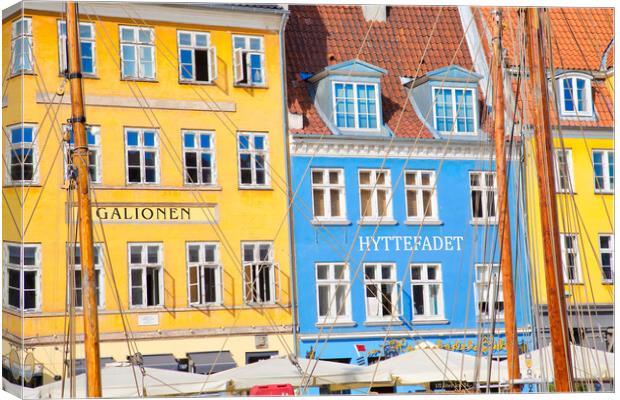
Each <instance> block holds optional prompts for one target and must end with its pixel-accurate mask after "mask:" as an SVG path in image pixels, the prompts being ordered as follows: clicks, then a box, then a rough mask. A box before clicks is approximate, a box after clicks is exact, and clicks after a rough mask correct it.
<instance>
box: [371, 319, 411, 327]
mask: <svg viewBox="0 0 620 400" xmlns="http://www.w3.org/2000/svg"><path fill="white" fill-rule="evenodd" d="M402 324H403V321H401V320H400V319H396V320H391V319H383V320H381V319H379V320H370V321H366V322H364V326H383V325H390V326H391V325H402Z"/></svg>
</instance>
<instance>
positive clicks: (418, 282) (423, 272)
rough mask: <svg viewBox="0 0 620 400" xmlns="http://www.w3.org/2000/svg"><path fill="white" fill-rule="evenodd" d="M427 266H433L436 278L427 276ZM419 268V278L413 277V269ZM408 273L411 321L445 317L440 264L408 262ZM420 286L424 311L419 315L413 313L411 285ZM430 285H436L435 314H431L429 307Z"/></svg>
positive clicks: (413, 302)
mask: <svg viewBox="0 0 620 400" xmlns="http://www.w3.org/2000/svg"><path fill="white" fill-rule="evenodd" d="M429 267H433V268H435V270H436V273H437V275H436V278H435V279H430V278H429V277H428V270H429ZM414 268H420V279H414V278H413V269H414ZM409 273H410V279H411V314H412V320H413V321H416V322H417V321H426V320H443V319H444V318H445V317H444V315H445V311H444V303H443V281H442V275H441V264H439V263H412V264H409ZM414 286H422V288H423V289H422V290H423V297H424V313H423V314H420V315H416V314H415V301H414V297H413V287H414ZM431 286H438V290H437V310H438V312H437V314H433V313H432V312H431V309H430V300H431V297H430V294H431V293H430V290H431Z"/></svg>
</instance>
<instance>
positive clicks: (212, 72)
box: [177, 30, 217, 84]
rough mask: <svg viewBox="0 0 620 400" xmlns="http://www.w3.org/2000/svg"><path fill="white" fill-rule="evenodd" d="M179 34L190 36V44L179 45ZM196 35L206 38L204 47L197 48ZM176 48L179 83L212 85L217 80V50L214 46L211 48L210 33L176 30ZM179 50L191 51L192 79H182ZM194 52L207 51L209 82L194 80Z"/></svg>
mask: <svg viewBox="0 0 620 400" xmlns="http://www.w3.org/2000/svg"><path fill="white" fill-rule="evenodd" d="M181 34H187V35H190V38H191V39H190V40H191V44H189V45H187V44H181ZM196 35H205V36H206V37H207V44H206V46H199V45H198V44H197V43H196ZM177 48H178V57H179V59H178V62H179V81H180V82H184V83H196V84H209V83H213V82H214V81H215V80H216V79H217V50H216V49H215V46H211V33H210V32H199V31H188V30H178V31H177ZM181 50H192V78H191V79H189V78H184V77H183V66H182V64H181ZM194 50H206V51H207V62H208V63H209V65H208V71H209V80H207V81H198V80H196V53H195V52H194Z"/></svg>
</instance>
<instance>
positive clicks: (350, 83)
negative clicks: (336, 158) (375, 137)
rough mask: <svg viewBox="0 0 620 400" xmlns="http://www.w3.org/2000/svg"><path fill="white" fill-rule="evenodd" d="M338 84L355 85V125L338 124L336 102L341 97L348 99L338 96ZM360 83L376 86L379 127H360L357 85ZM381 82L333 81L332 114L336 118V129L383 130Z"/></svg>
mask: <svg viewBox="0 0 620 400" xmlns="http://www.w3.org/2000/svg"><path fill="white" fill-rule="evenodd" d="M336 85H344V86H346V85H352V86H353V99H352V100H353V120H354V123H355V126H354V127H341V126H338V122H337V119H336V118H337V115H336V102H337V101H338V100H341V99H346V98H345V97H338V98H337V97H336ZM360 85H364V86H374V87H375V107H376V108H375V111H376V115H375V117H376V119H377V127H376V128H360V127H359V119H358V118H359V104H358V101H359V99H358V97H357V87H358V86H360ZM379 101H380V98H379V84H377V83H372V82H343V81H332V115H333V118H334V121H333V122H334V126H335V127H336V129H339V130H341V131H364V132H367V131H368V132H379V131H381V118H380V105H381V103H379ZM366 114H367V115H371V114H370V113H366Z"/></svg>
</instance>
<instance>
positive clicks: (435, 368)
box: [366, 346, 499, 385]
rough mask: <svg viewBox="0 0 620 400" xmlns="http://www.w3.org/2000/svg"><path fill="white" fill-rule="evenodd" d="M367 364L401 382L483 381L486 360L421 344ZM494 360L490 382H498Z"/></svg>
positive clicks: (413, 383) (416, 383) (369, 367)
mask: <svg viewBox="0 0 620 400" xmlns="http://www.w3.org/2000/svg"><path fill="white" fill-rule="evenodd" d="M420 347H421V348H418V349H415V350H412V351H410V352H407V353H403V354H400V355H398V356H396V357H392V358H388V359H386V360H382V361H379V362H378V363H377V364H372V365H369V366H368V367H366V368H368V369H369V370H371V371H372V370H376V371H377V372H378V373H382V374H390V375H391V376H392V377H393V378H394V379H397V380H398V383H399V384H401V385H419V384H424V383H429V382H446V381H460V382H470V383H472V382H486V381H487V376H488V363H487V361H486V360H485V359H484V358H480V359H478V358H477V357H474V356H470V355H467V354H465V353H461V352H455V351H448V350H444V349H440V348H432V347H424V348H422V347H423V346H420ZM498 377H499V371H498V368H497V367H496V363H493V364H492V368H491V380H490V381H491V382H497V381H499V379H498Z"/></svg>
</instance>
